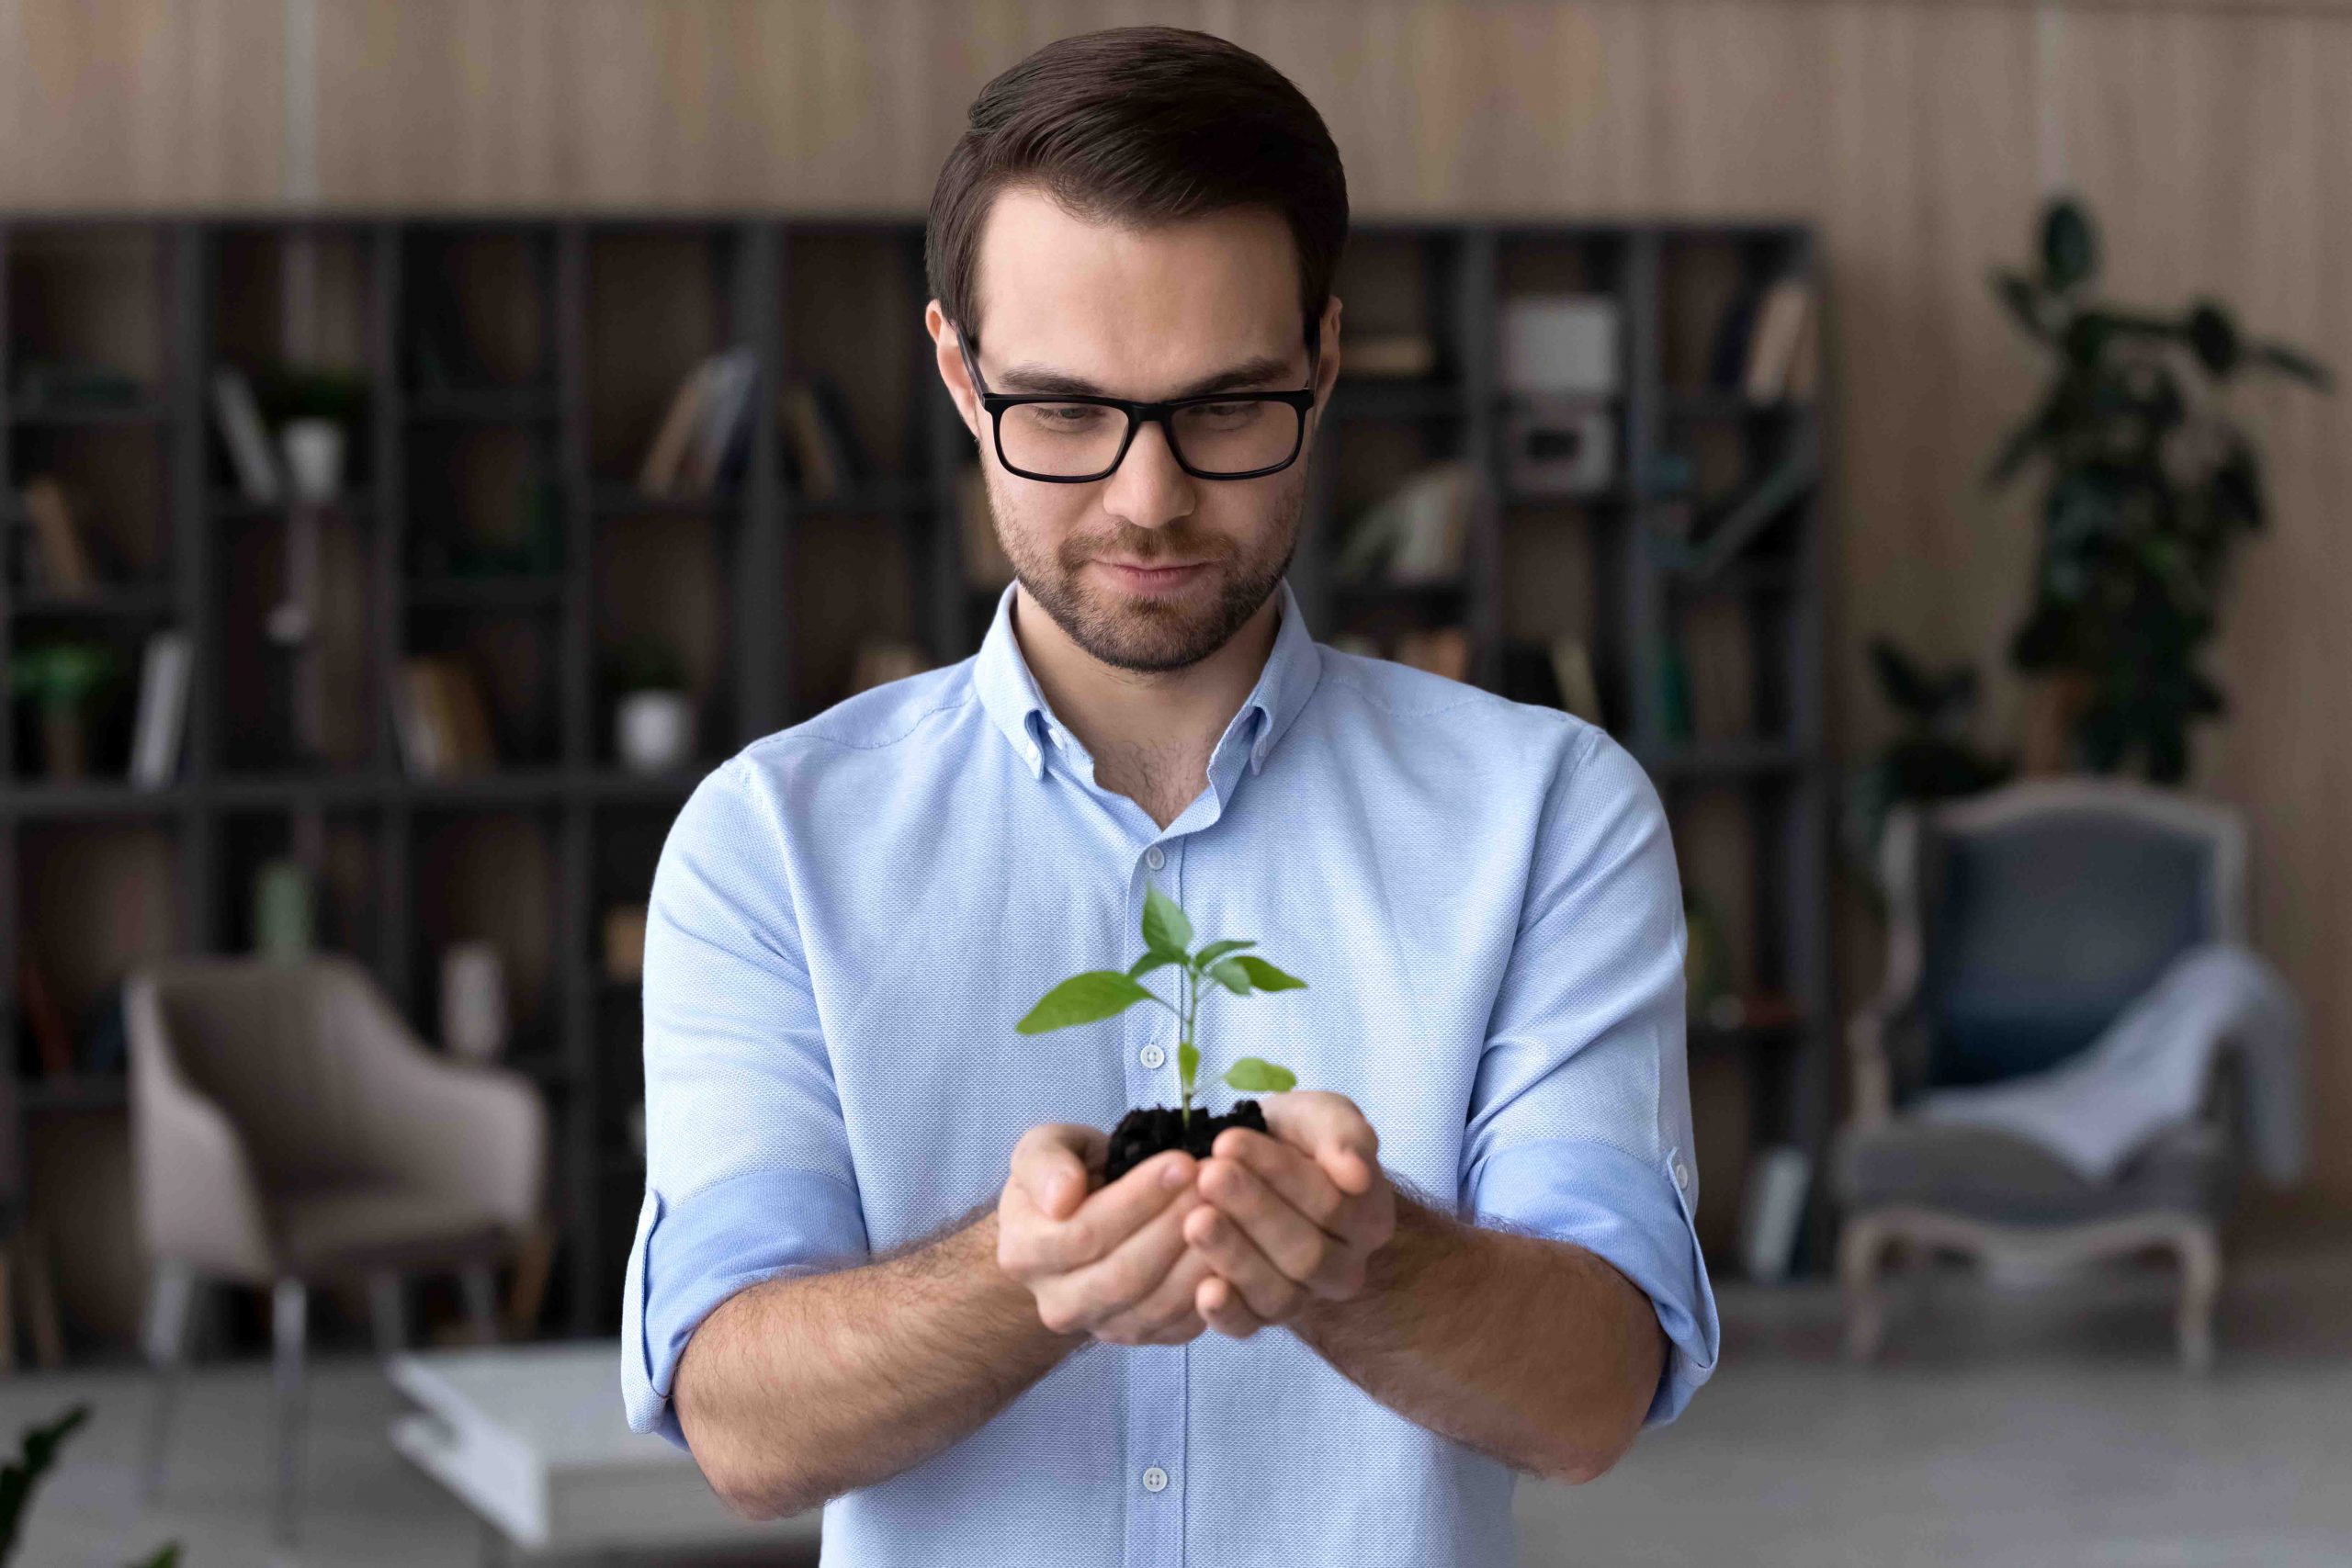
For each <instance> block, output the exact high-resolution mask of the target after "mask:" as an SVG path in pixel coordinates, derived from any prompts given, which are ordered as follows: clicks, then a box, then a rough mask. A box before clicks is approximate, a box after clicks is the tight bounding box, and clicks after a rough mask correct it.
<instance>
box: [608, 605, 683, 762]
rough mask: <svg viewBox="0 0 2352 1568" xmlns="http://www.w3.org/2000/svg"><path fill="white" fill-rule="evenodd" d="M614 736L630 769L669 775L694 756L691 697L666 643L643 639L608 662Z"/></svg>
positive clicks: (622, 758) (615, 742)
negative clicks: (614, 700)
mask: <svg viewBox="0 0 2352 1568" xmlns="http://www.w3.org/2000/svg"><path fill="white" fill-rule="evenodd" d="M611 679H612V687H613V690H614V691H615V692H616V693H618V694H619V701H618V702H617V703H616V705H615V707H614V710H613V739H614V744H615V746H616V748H617V749H618V750H619V752H620V758H621V761H622V763H623V765H624V766H626V767H628V769H629V770H630V771H631V772H634V773H667V772H669V771H670V770H671V769H673V768H680V767H684V765H685V763H686V760H687V759H688V758H690V757H692V756H693V755H694V749H695V709H694V699H693V698H692V697H691V696H690V695H689V694H687V692H686V673H685V668H684V665H683V664H681V663H680V662H679V660H678V657H677V655H676V654H674V653H673V652H672V651H671V650H670V649H669V647H668V646H667V645H666V644H663V643H660V642H656V641H654V640H653V639H651V638H650V637H641V638H639V639H638V640H637V641H634V642H632V643H630V644H628V646H627V647H626V648H624V649H621V651H620V653H619V654H618V656H616V658H615V659H614V660H613V664H612V676H611Z"/></svg>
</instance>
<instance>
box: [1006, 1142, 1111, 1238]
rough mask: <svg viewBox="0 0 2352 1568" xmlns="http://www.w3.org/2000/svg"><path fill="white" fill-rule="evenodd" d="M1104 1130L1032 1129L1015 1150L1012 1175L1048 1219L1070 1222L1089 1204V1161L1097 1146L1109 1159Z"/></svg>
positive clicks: (1107, 1143)
mask: <svg viewBox="0 0 2352 1568" xmlns="http://www.w3.org/2000/svg"><path fill="white" fill-rule="evenodd" d="M1097 1145H1100V1146H1101V1152H1102V1153H1103V1156H1105V1157H1107V1156H1108V1155H1109V1152H1110V1148H1109V1145H1110V1140H1109V1139H1108V1138H1106V1137H1104V1136H1103V1132H1102V1129H1100V1128H1097V1127H1088V1126H1084V1125H1081V1124H1079V1123H1076V1122H1056V1123H1052V1124H1049V1125H1046V1126H1042V1127H1032V1128H1031V1129H1029V1131H1028V1132H1026V1133H1024V1134H1022V1137H1021V1142H1020V1144H1019V1145H1017V1146H1015V1148H1014V1149H1013V1151H1012V1174H1013V1177H1014V1179H1017V1180H1018V1181H1019V1182H1020V1183H1021V1184H1022V1186H1023V1188H1025V1189H1026V1190H1028V1193H1029V1197H1030V1201H1033V1202H1034V1203H1035V1204H1036V1205H1037V1208H1038V1209H1039V1211H1040V1212H1042V1213H1045V1214H1046V1216H1047V1217H1048V1218H1051V1219H1057V1220H1066V1219H1068V1218H1069V1216H1070V1215H1071V1214H1073V1213H1077V1212H1078V1206H1079V1205H1080V1203H1083V1202H1084V1201H1086V1189H1087V1169H1088V1163H1089V1158H1090V1156H1092V1155H1093V1154H1094V1153H1095V1152H1096V1148H1097Z"/></svg>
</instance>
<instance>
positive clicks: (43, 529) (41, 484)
mask: <svg viewBox="0 0 2352 1568" xmlns="http://www.w3.org/2000/svg"><path fill="white" fill-rule="evenodd" d="M25 514H26V515H27V516H28V517H29V518H31V519H32V525H33V536H34V538H35V539H37V540H38V541H39V542H40V575H41V586H42V587H44V588H46V589H48V590H49V591H50V592H53V593H59V594H64V595H70V596H73V597H75V598H79V597H81V596H83V595H85V594H87V593H88V592H90V591H91V590H93V589H94V588H96V586H97V575H96V573H95V572H93V571H92V570H90V558H89V555H88V553H87V552H85V550H84V549H83V547H82V539H81V536H80V535H78V534H77V533H75V532H74V511H73V508H72V507H71V506H69V505H68V504H67V503H66V500H65V491H64V488H63V487H62V486H61V485H60V484H59V483H58V482H57V481H56V480H55V479H51V478H50V477H49V476H48V475H46V474H43V475H41V476H40V478H38V479H33V480H32V481H31V482H29V483H28V484H27V485H26V486H25Z"/></svg>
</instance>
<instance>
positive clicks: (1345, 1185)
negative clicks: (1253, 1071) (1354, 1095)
mask: <svg viewBox="0 0 2352 1568" xmlns="http://www.w3.org/2000/svg"><path fill="white" fill-rule="evenodd" d="M1259 1109H1260V1110H1261V1111H1263V1112H1264V1114H1265V1118H1266V1130H1267V1132H1268V1133H1270V1134H1272V1136H1273V1137H1274V1138H1275V1139H1276V1140H1277V1141H1279V1142H1282V1143H1284V1144H1288V1145H1291V1146H1292V1147H1294V1148H1296V1149H1298V1150H1300V1151H1302V1152H1303V1153H1305V1154H1306V1155H1307V1156H1309V1157H1310V1158H1312V1159H1313V1160H1314V1161H1315V1162H1316V1163H1317V1165H1319V1166H1321V1167H1322V1168H1324V1170H1325V1172H1326V1173H1327V1174H1328V1175H1329V1177H1330V1178H1331V1179H1332V1181H1333V1182H1334V1183H1336V1184H1337V1185H1338V1186H1339V1187H1340V1190H1342V1191H1345V1192H1347V1193H1349V1194H1351V1195H1353V1196H1359V1197H1360V1196H1362V1195H1363V1194H1364V1193H1366V1192H1369V1191H1371V1190H1372V1188H1373V1183H1374V1168H1375V1166H1376V1165H1377V1164H1378V1161H1379V1159H1380V1134H1379V1133H1378V1132H1377V1131H1376V1130H1374V1127H1373V1124H1372V1122H1371V1120H1370V1119H1369V1118H1367V1117H1366V1116H1365V1115H1364V1113H1363V1111H1362V1110H1361V1109H1359V1108H1358V1107H1357V1105H1356V1102H1355V1101H1354V1100H1350V1099H1349V1098H1348V1097H1347V1096H1346V1095H1344V1094H1334V1093H1332V1092H1331V1091H1330V1090H1329V1089H1293V1090H1290V1091H1288V1092H1286V1093H1283V1094H1269V1095H1267V1096H1265V1097H1263V1098H1262V1099H1261V1100H1260V1101H1259Z"/></svg>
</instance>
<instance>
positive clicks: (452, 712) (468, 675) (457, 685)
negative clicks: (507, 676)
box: [435, 655, 498, 773]
mask: <svg viewBox="0 0 2352 1568" xmlns="http://www.w3.org/2000/svg"><path fill="white" fill-rule="evenodd" d="M435 663H436V664H437V665H438V667H439V670H440V681H439V685H440V695H441V702H442V705H443V708H444V711H446V712H447V715H448V718H449V734H450V736H451V738H452V739H453V740H454V742H455V747H454V750H455V756H456V761H457V771H458V772H459V773H489V772H491V771H492V769H495V768H496V767H497V766H498V740H497V732H496V731H495V730H494V729H493V728H492V726H491V722H490V703H489V701H488V699H486V698H485V697H484V696H483V694H482V689H481V682H479V681H477V680H476V679H475V678H474V672H473V671H472V669H471V668H469V666H468V665H467V664H466V662H465V660H462V659H459V658H457V657H456V656H454V655H444V656H442V657H441V658H439V659H438V660H435Z"/></svg>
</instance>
